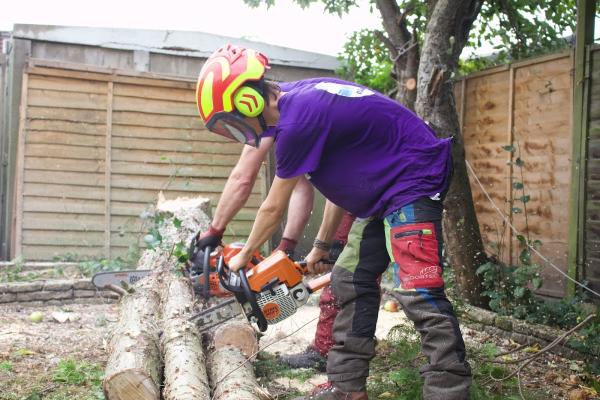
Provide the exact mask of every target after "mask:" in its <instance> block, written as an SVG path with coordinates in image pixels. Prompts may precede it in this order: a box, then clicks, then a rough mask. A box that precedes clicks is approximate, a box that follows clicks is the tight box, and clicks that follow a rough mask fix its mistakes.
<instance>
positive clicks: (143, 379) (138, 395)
mask: <svg viewBox="0 0 600 400" xmlns="http://www.w3.org/2000/svg"><path fill="white" fill-rule="evenodd" d="M103 387H104V395H105V396H106V398H107V399H110V400H159V399H160V390H159V388H158V387H157V386H156V385H155V383H154V381H153V380H152V378H151V377H150V376H148V374H146V373H145V372H144V371H141V370H136V369H133V370H124V371H119V372H118V373H116V374H114V375H111V376H108V377H106V378H105V379H104V383H103Z"/></svg>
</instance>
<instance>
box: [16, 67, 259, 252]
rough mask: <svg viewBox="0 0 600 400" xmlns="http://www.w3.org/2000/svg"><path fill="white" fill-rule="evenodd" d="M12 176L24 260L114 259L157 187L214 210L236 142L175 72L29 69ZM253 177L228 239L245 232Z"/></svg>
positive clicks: (139, 225) (137, 228)
mask: <svg viewBox="0 0 600 400" xmlns="http://www.w3.org/2000/svg"><path fill="white" fill-rule="evenodd" d="M25 76H26V81H25V83H26V84H25V85H24V96H23V99H24V100H23V101H24V102H23V109H24V110H26V113H25V115H24V117H23V121H22V124H21V132H20V140H21V143H20V148H19V160H20V164H21V168H20V175H19V177H18V179H17V181H18V182H20V184H18V189H17V196H18V197H19V199H20V201H19V202H18V203H19V204H20V209H18V210H17V211H18V216H17V219H18V227H17V232H16V234H17V235H16V243H17V246H16V247H17V248H16V252H17V254H23V255H24V257H25V258H26V259H28V260H51V259H53V258H56V257H58V258H60V257H68V258H72V257H73V256H79V257H83V258H85V257H100V256H102V257H117V256H125V255H127V253H128V251H129V248H130V247H131V246H143V240H142V238H143V236H144V234H145V233H146V232H147V231H148V230H149V228H150V224H151V222H152V221H150V220H142V219H140V214H142V213H143V212H144V211H147V210H149V209H151V208H152V206H153V205H154V204H155V203H156V200H157V195H158V192H159V191H161V190H162V191H163V193H164V194H165V197H166V198H175V197H180V196H190V197H192V196H197V195H203V196H207V197H209V198H210V199H211V202H212V205H213V207H214V206H216V203H217V200H218V198H219V197H220V194H221V192H222V190H223V187H224V184H225V181H226V179H227V177H228V175H229V172H230V171H231V168H232V167H233V166H234V165H235V163H236V162H237V159H238V157H239V154H240V152H241V145H239V144H235V143H229V142H226V141H225V140H222V139H221V138H219V137H218V136H216V135H213V134H210V133H209V132H208V131H206V130H205V129H204V127H203V125H202V123H201V121H200V118H199V117H198V115H197V111H196V105H195V97H194V95H195V93H194V85H193V83H192V82H191V81H190V82H184V81H182V80H181V79H173V80H169V79H166V78H164V77H162V78H159V77H145V76H124V75H118V74H113V73H112V71H106V72H103V71H93V72H86V71H80V70H71V69H65V68H47V67H43V66H42V67H35V66H34V67H30V68H29V69H28V71H27V73H26V75H25ZM265 188H266V183H265V181H264V178H263V175H261V176H260V177H259V179H258V181H257V184H256V185H255V187H254V190H253V192H252V194H251V196H250V199H249V201H248V203H247V206H246V208H244V209H243V210H242V211H241V212H240V213H239V215H238V216H237V217H236V219H235V220H234V221H233V222H232V223H231V224H230V226H229V227H228V230H227V232H226V240H229V241H232V240H239V239H242V238H243V237H245V236H247V234H248V233H249V231H250V228H251V226H252V223H253V221H254V218H255V216H256V211H257V209H258V206H259V205H260V203H261V202H262V199H264V196H265Z"/></svg>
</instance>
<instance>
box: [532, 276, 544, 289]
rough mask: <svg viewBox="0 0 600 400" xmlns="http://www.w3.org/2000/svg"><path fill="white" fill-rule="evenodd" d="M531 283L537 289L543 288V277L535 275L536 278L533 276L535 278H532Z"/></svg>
mask: <svg viewBox="0 0 600 400" xmlns="http://www.w3.org/2000/svg"><path fill="white" fill-rule="evenodd" d="M531 285H532V286H533V288H534V289H535V290H537V289H539V288H541V287H542V278H540V277H539V276H538V277H535V278H533V279H532V280H531Z"/></svg>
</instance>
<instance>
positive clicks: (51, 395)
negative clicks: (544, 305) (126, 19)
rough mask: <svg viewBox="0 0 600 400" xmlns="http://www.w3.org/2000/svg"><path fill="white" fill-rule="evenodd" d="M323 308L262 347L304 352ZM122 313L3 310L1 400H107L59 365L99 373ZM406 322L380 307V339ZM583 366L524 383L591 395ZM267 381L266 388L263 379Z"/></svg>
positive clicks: (543, 367) (529, 375) (554, 367)
mask: <svg viewBox="0 0 600 400" xmlns="http://www.w3.org/2000/svg"><path fill="white" fill-rule="evenodd" d="M35 311H40V312H42V313H43V317H44V318H43V321H41V322H37V323H35V322H31V321H30V319H29V317H30V315H31V314H32V313H33V312H35ZM53 312H63V314H61V315H63V316H64V315H65V314H64V313H66V315H68V316H70V319H69V321H67V322H64V323H59V322H56V321H54V320H53V318H52V313H53ZM318 313H319V309H318V307H316V306H315V305H307V306H305V307H303V308H302V309H301V310H300V311H299V312H298V313H296V314H295V315H294V316H293V317H291V318H289V319H288V320H286V321H284V322H282V323H280V324H278V325H276V326H273V327H271V328H270V329H269V331H268V333H267V335H265V336H264V337H262V338H261V348H263V349H264V350H265V351H267V352H269V353H292V352H298V351H301V350H303V349H304V348H306V346H307V345H309V344H310V343H311V341H312V339H313V335H314V332H315V326H316V322H317V317H318ZM117 317H118V308H117V305H115V304H85V305H83V304H74V305H68V306H63V307H58V306H49V307H39V306H38V307H29V306H23V305H9V306H2V307H0V399H1V400H38V399H49V400H62V399H65V400H66V399H69V400H71V399H76V400H88V399H89V400H92V399H102V398H103V397H102V395H101V391H100V389H99V388H100V386H99V379H100V378H101V376H98V377H96V378H95V379H93V378H90V379H88V380H86V381H85V382H84V383H81V382H80V383H79V384H73V382H68V379H66V380H65V379H64V377H63V379H57V370H59V369H60V367H61V365H62V364H61V362H64V361H65V360H74V361H76V364H77V366H82V367H81V371H83V372H84V374H85V373H86V372H85V371H90V370H92V371H96V372H95V373H97V374H100V375H101V371H102V370H103V368H104V364H105V362H106V359H107V355H106V352H105V347H106V340H107V335H108V332H109V331H110V329H111V327H112V326H113V325H114V323H115V321H116V319H117ZM401 323H407V320H406V319H405V317H404V315H403V313H402V312H395V313H392V312H387V311H384V310H381V312H380V317H379V321H378V324H377V331H376V335H377V337H378V338H382V339H383V338H385V337H386V335H387V333H388V332H389V331H390V329H391V328H392V327H393V326H395V325H397V324H401ZM303 325H305V326H304V327H302V326H303ZM463 333H464V336H465V339H466V340H467V341H468V342H469V343H471V344H478V345H481V344H484V343H494V344H496V345H497V346H498V347H499V348H500V349H505V350H509V349H511V348H513V346H514V344H512V343H510V342H508V341H505V340H496V339H495V338H492V337H490V336H488V335H485V334H483V333H480V332H477V331H473V330H471V329H469V328H466V327H463ZM288 335H289V336H288ZM84 366H85V368H84ZM581 368H582V365H581V363H577V362H574V361H570V360H565V359H561V358H560V357H557V356H554V355H551V354H544V356H543V357H541V358H540V359H539V360H536V361H535V362H534V363H532V364H531V365H530V366H528V367H527V368H526V369H525V370H524V372H523V373H522V374H521V380H522V383H523V386H524V387H525V388H536V390H537V391H541V392H543V393H544V398H547V399H591V398H593V397H589V396H587V397H573V393H574V391H576V390H582V389H581V386H582V384H581V381H580V380H579V378H578V370H580V369H581ZM325 380H326V377H325V375H323V374H316V375H314V376H312V377H310V378H309V379H306V380H303V381H299V380H296V379H286V378H279V379H278V380H277V382H276V384H277V385H278V386H279V387H281V386H283V387H285V386H286V385H287V386H289V387H290V388H294V389H297V390H300V391H310V390H311V389H312V388H313V387H314V386H315V385H318V384H320V383H323V382H325ZM65 381H67V382H65ZM262 384H264V385H265V386H267V388H268V386H269V385H268V384H267V383H265V382H262Z"/></svg>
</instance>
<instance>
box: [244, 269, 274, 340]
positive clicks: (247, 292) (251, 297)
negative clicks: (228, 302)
mask: <svg viewBox="0 0 600 400" xmlns="http://www.w3.org/2000/svg"><path fill="white" fill-rule="evenodd" d="M238 274H239V275H240V286H241V287H242V290H243V291H244V296H246V300H247V301H248V302H249V303H250V307H252V314H251V316H253V317H255V318H256V325H258V329H260V331H261V332H264V331H266V330H267V327H268V326H269V323H268V322H267V319H266V318H265V314H263V312H262V310H261V309H260V307H259V305H258V302H257V301H256V293H254V292H253V291H252V289H250V284H249V283H248V277H247V276H246V271H244V269H240V270H239V271H238Z"/></svg>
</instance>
